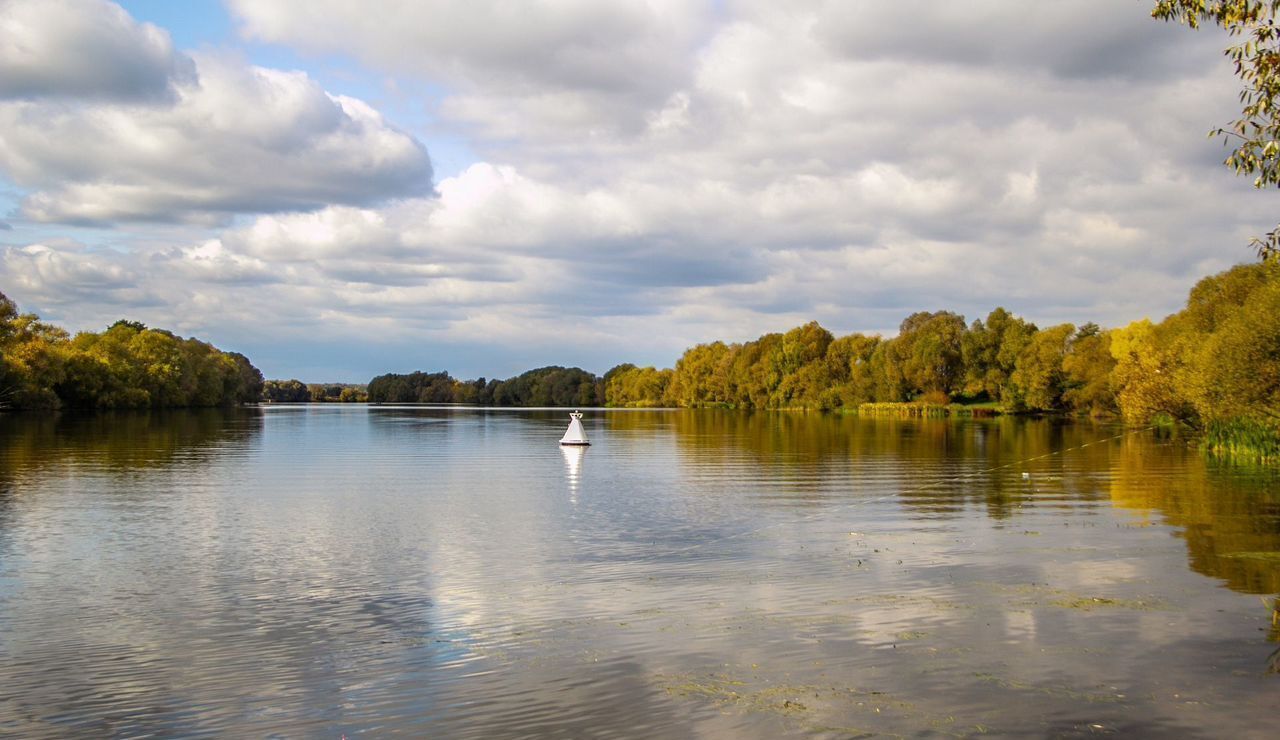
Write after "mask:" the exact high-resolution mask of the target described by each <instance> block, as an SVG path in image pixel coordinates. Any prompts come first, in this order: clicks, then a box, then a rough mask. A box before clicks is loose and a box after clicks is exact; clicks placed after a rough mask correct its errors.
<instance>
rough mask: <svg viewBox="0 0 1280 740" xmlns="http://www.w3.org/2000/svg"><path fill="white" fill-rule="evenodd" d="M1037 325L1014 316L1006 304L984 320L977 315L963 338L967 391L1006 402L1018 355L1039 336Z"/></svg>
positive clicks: (1009, 399) (965, 386)
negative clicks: (977, 317) (1036, 334)
mask: <svg viewBox="0 0 1280 740" xmlns="http://www.w3.org/2000/svg"><path fill="white" fill-rule="evenodd" d="M1036 331H1037V329H1036V325H1035V324H1032V323H1029V322H1027V321H1024V320H1022V319H1021V318H1019V317H1017V316H1014V315H1013V314H1011V313H1009V312H1008V311H1006V310H1005V309H1004V308H1002V307H997V308H996V309H995V310H993V311H992V312H991V313H990V314H988V315H987V320H986V322H985V323H984V322H983V321H982V320H981V319H975V320H974V322H973V325H972V326H971V327H970V328H969V331H967V332H965V334H964V337H963V338H962V339H961V347H960V349H961V355H962V357H963V360H964V368H965V372H964V386H963V389H964V392H965V393H966V394H968V395H970V396H974V397H982V396H986V397H987V398H990V399H993V400H1000V401H1005V402H1010V401H1012V399H1011V398H1007V397H1006V391H1007V386H1008V384H1009V376H1010V375H1011V374H1012V373H1013V370H1014V368H1015V366H1016V365H1017V362H1018V356H1019V355H1021V354H1022V350H1023V349H1024V348H1025V347H1026V346H1027V344H1028V343H1030V342H1031V338H1032V337H1034V336H1035V333H1036Z"/></svg>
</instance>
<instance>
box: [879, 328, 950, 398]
mask: <svg viewBox="0 0 1280 740" xmlns="http://www.w3.org/2000/svg"><path fill="white" fill-rule="evenodd" d="M964 333H965V324H964V317H963V316H960V315H959V314H955V313H952V312H950V311H935V312H933V313H929V312H927V311H920V312H917V313H913V314H911V315H910V316H908V317H907V318H906V319H904V320H903V321H902V326H901V327H900V329H899V331H898V336H897V338H896V339H895V340H894V343H895V345H897V346H896V357H897V359H898V360H899V361H900V363H901V369H902V377H903V380H905V381H906V385H907V387H908V388H909V389H910V391H911V392H913V393H928V392H930V391H933V392H937V393H945V394H947V395H948V396H950V395H952V394H954V393H956V392H957V391H959V390H960V385H961V379H962V378H963V377H964V353H963V349H962V345H961V340H962V338H963V337H964Z"/></svg>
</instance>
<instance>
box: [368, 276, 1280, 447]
mask: <svg viewBox="0 0 1280 740" xmlns="http://www.w3.org/2000/svg"><path fill="white" fill-rule="evenodd" d="M368 399H369V401H370V402H373V403H460V404H479V405H487V406H594V405H607V406H620V407H658V406H666V407H673V406H674V407H721V408H743V409H813V410H856V409H857V408H858V407H859V406H862V405H864V404H869V403H916V402H918V403H924V404H937V405H943V404H954V403H959V404H966V405H987V406H989V407H992V408H996V409H999V410H1002V411H1005V412H1012V413H1071V414H1080V415H1089V416H1093V417H1103V418H1105V417H1122V418H1123V419H1124V420H1125V421H1127V422H1130V423H1148V422H1150V421H1151V420H1153V419H1156V418H1160V417H1164V418H1167V419H1170V420H1175V421H1178V422H1182V423H1185V424H1188V425H1191V426H1194V427H1199V428H1220V427H1221V426H1222V425H1224V424H1226V425H1230V426H1232V428H1235V429H1237V430H1238V429H1241V428H1247V429H1254V430H1257V429H1261V430H1263V431H1262V433H1263V434H1264V436H1265V435H1271V437H1273V438H1277V439H1280V437H1277V431H1276V430H1280V263H1278V262H1277V261H1275V260H1271V261H1267V262H1262V263H1256V264H1249V265H1240V266H1237V267H1235V268H1233V269H1231V270H1228V271H1226V272H1224V273H1221V274H1219V275H1213V276H1210V277H1207V278H1204V279H1203V280H1201V281H1200V282H1199V283H1198V284H1197V285H1196V286H1195V287H1194V288H1193V289H1192V290H1191V293H1190V295H1189V297H1188V299H1187V305H1186V307H1185V308H1184V309H1182V310H1181V311H1179V312H1177V313H1175V314H1173V315H1171V316H1169V317H1167V318H1166V319H1164V320H1163V321H1161V322H1160V323H1152V322H1151V321H1150V320H1147V319H1143V320H1141V321H1135V322H1133V323H1131V324H1129V325H1128V326H1124V327H1121V328H1117V329H1103V328H1102V327H1099V326H1098V325H1097V324H1094V323H1086V324H1083V325H1080V326H1076V325H1073V324H1058V325H1055V326H1049V327H1044V328H1041V327H1039V326H1037V325H1036V324H1034V323H1032V322H1030V321H1027V320H1026V319H1024V318H1022V317H1019V316H1016V315H1014V314H1013V313H1011V312H1009V311H1007V310H1006V309H1004V308H996V309H995V310H993V311H991V312H990V313H989V314H988V315H987V316H986V318H983V319H977V320H975V321H973V322H972V323H966V321H965V318H964V317H963V316H961V315H959V314H957V313H953V312H951V311H934V312H927V311H921V312H917V313H913V314H911V315H910V316H908V317H906V318H905V319H904V320H903V321H902V324H901V325H900V327H899V331H898V334H897V336H895V337H892V338H888V339H886V338H883V337H880V336H878V335H873V334H859V333H855V334H849V335H846V336H841V337H836V336H835V335H833V334H832V333H831V332H830V331H828V330H827V329H825V328H823V327H822V326H821V325H819V324H818V323H817V322H810V323H808V324H805V325H803V326H798V327H796V328H794V329H791V330H790V331H787V332H783V333H771V334H765V335H764V336H761V337H759V338H758V339H755V340H753V341H747V342H742V343H736V342H735V343H726V342H721V341H715V342H709V343H706V344H699V345H697V346H695V347H691V348H690V349H688V350H686V351H685V352H684V354H683V355H682V356H681V357H680V358H679V359H678V360H677V361H676V363H675V366H674V367H671V368H666V369H658V368H654V367H637V366H635V365H632V364H622V365H618V366H616V367H614V368H612V369H610V370H609V371H608V372H607V373H605V374H604V376H603V377H597V376H595V375H593V374H591V373H589V372H587V371H585V370H582V369H580V368H564V367H559V366H552V367H544V368H539V369H537V370H530V371H529V372H527V373H524V374H522V375H520V376H517V377H515V378H511V379H508V380H488V381H486V380H485V379H484V378H480V379H478V380H458V379H455V378H453V377H452V376H450V375H449V374H448V373H447V372H436V373H426V372H415V373H409V374H404V375H397V374H388V375H379V376H378V377H376V378H374V379H373V380H371V381H369V385H368Z"/></svg>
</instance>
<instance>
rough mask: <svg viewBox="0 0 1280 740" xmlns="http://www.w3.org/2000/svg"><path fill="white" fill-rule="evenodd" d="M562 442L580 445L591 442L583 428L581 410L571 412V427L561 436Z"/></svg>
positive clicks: (563, 443)
mask: <svg viewBox="0 0 1280 740" xmlns="http://www.w3.org/2000/svg"><path fill="white" fill-rule="evenodd" d="M560 444H562V445H579V446H586V445H589V444H591V443H590V442H588V441H587V433H586V431H585V430H583V428H582V412H581V411H574V412H573V413H572V414H569V428H568V429H567V430H565V433H564V436H563V437H561V438H560Z"/></svg>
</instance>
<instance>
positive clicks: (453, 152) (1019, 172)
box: [0, 0, 1276, 382]
mask: <svg viewBox="0 0 1280 740" xmlns="http://www.w3.org/2000/svg"><path fill="white" fill-rule="evenodd" d="M1150 6H1151V3H1150V2H1147V1H1144V0H1076V1H1075V2H1070V3H1064V2H1044V3H1027V2H1026V0H1009V1H1005V0H957V1H955V2H946V3H939V2H933V1H931V0H900V1H899V2H896V3H884V2H862V1H861V0H828V1H825V2H820V1H814V2H810V1H808V0H794V1H789V2H786V3H778V2H774V1H769V2H766V1H764V0H742V1H741V2H739V1H737V0H714V1H709V2H699V1H698V0H607V1H605V0H536V1H535V0H530V2H523V3H521V2H514V3H513V2H496V1H489V2H486V1H484V0H381V1H380V2H378V3H356V2H344V1H342V0H307V1H306V2H301V1H297V2H295V1H291V0H226V2H223V3H219V2H213V1H211V0H201V1H191V2H182V3H173V2H167V1H165V0H145V1H139V2H124V3H121V4H115V3H112V2H108V1H107V0H0V38H2V39H4V41H3V42H2V43H0V292H3V293H4V294H6V295H8V296H9V297H10V298H11V299H13V300H14V301H16V302H17V303H18V305H19V307H20V309H21V310H23V311H29V312H34V313H37V314H39V315H40V316H41V317H42V318H44V319H45V320H47V321H51V322H53V323H56V324H59V325H61V326H63V327H65V328H67V329H69V330H71V331H81V330H87V331H98V330H101V329H103V328H105V327H106V326H108V325H109V324H111V323H113V322H114V321H116V320H117V319H120V318H127V319H132V320H138V321H142V322H144V323H146V324H148V325H150V326H155V327H162V328H167V329H170V330H172V331H174V332H176V333H178V334H181V335H183V336H196V337H199V338H202V339H204V340H206V341H210V342H212V343H213V344H215V345H216V346H218V347H219V348H221V349H225V350H233V351H239V352H243V353H244V354H246V355H247V356H248V357H249V358H250V359H251V360H252V361H253V362H254V363H255V364H256V365H257V366H258V367H259V368H261V369H262V371H263V373H264V374H265V375H266V376H267V377H268V378H281V379H283V378H299V379H302V380H304V381H310V382H319V381H345V382H367V381H368V380H369V379H370V378H371V377H373V376H374V375H377V374H381V373H385V372H410V371H413V370H425V371H430V372H436V371H440V370H447V371H449V372H450V373H452V374H453V375H454V376H455V377H460V378H475V377H480V376H484V377H489V378H494V377H499V378H503V377H510V376H512V375H515V374H518V373H520V372H523V371H524V370H528V369H532V368H535V367H540V366H543V365H551V364H555V365H566V366H579V367H582V368H585V369H587V370H590V371H592V372H596V373H603V372H604V371H605V370H607V369H608V368H610V367H612V366H614V365H616V364H619V363H623V362H631V363H635V364H637V365H655V366H657V367H670V366H671V365H673V364H674V362H675V360H676V359H677V358H678V357H679V355H680V354H681V353H682V352H683V351H684V350H685V349H686V348H688V347H690V346H693V345H695V344H698V343H702V342H709V341H715V340H724V341H746V340H750V339H754V338H756V337H758V336H759V335H761V334H763V333H766V332H772V331H786V330H787V329H789V328H792V327H795V326H798V325H800V324H803V323H805V322H807V321H811V320H817V321H819V322H820V323H821V324H822V325H823V326H825V327H827V328H828V329H830V330H831V331H832V332H834V333H835V334H836V335H843V334H848V333H851V332H864V333H879V334H882V335H884V336H892V335H893V334H895V333H896V331H897V327H898V325H899V323H900V322H901V320H902V319H903V318H905V317H906V316H907V315H908V314H910V313H913V312H915V311H921V310H929V311H934V310H950V311H955V312H958V313H960V314H963V315H964V316H965V317H966V319H968V320H969V321H972V320H974V319H979V318H984V317H985V316H986V315H987V313H988V312H990V311H991V310H992V309H993V308H995V307H997V306H1003V307H1005V308H1007V309H1009V310H1011V311H1013V312H1015V313H1017V314H1019V315H1021V316H1024V317H1025V318H1027V319H1029V320H1031V321H1034V322H1036V323H1037V324H1039V325H1040V326H1041V327H1045V326H1049V325H1053V324H1058V323H1062V322H1071V323H1074V324H1077V325H1078V324H1082V323H1085V322H1088V321H1093V322H1096V323H1098V324H1101V325H1103V326H1106V327H1113V326H1122V325H1124V324H1127V323H1129V322H1130V321H1133V320H1137V319H1141V318H1144V317H1150V318H1152V319H1153V320H1159V319H1160V318H1162V317H1163V316H1165V315H1167V314H1169V313H1171V312H1173V311H1176V310H1177V309H1178V308H1179V307H1180V306H1181V305H1182V304H1183V303H1184V302H1185V299H1186V294H1187V291H1188V289H1189V288H1190V287H1191V286H1192V285H1193V284H1194V283H1195V282H1196V281H1197V280H1198V279H1200V278H1202V277H1204V276H1206V275H1209V274H1212V273H1215V272H1219V271H1221V270H1224V269H1226V268H1228V267H1230V266H1231V265H1233V264H1237V263H1240V262H1246V261H1250V260H1251V259H1252V258H1253V254H1252V252H1251V251H1250V249H1249V247H1248V240H1249V238H1250V237H1251V236H1254V235H1259V234H1262V233H1265V232H1266V231H1269V230H1270V229H1271V228H1273V226H1274V223H1275V221H1274V204H1275V202H1276V201H1275V195H1274V193H1272V192H1264V191H1256V190H1254V189H1253V188H1252V185H1251V181H1250V180H1249V179H1248V178H1244V177H1236V176H1235V175H1234V174H1233V173H1232V172H1230V171H1229V170H1228V169H1227V168H1225V167H1224V166H1223V165H1222V160H1223V158H1224V157H1225V155H1226V153H1227V151H1226V150H1225V149H1224V148H1223V145H1222V143H1221V141H1219V140H1211V139H1207V138H1206V136H1205V134H1206V132H1207V131H1209V130H1210V129H1211V128H1215V127H1217V126H1219V125H1223V124H1225V123H1227V122H1229V121H1230V120H1232V119H1233V118H1235V117H1236V116H1237V114H1238V112H1239V109H1238V102H1237V100H1236V96H1237V93H1238V91H1239V83H1238V81H1236V80H1235V79H1234V78H1233V77H1232V74H1231V68H1230V66H1229V64H1228V62H1227V61H1226V60H1225V58H1224V57H1223V56H1222V49H1223V48H1224V47H1225V46H1226V44H1227V43H1228V39H1227V37H1226V36H1225V35H1224V34H1223V32H1221V31H1220V30H1219V29H1215V28H1207V29H1202V30H1200V31H1191V30H1189V29H1186V28H1183V27H1180V26H1176V25H1171V24H1165V23H1162V22H1159V21H1155V20H1152V19H1151V18H1150V16H1149V12H1150Z"/></svg>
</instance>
